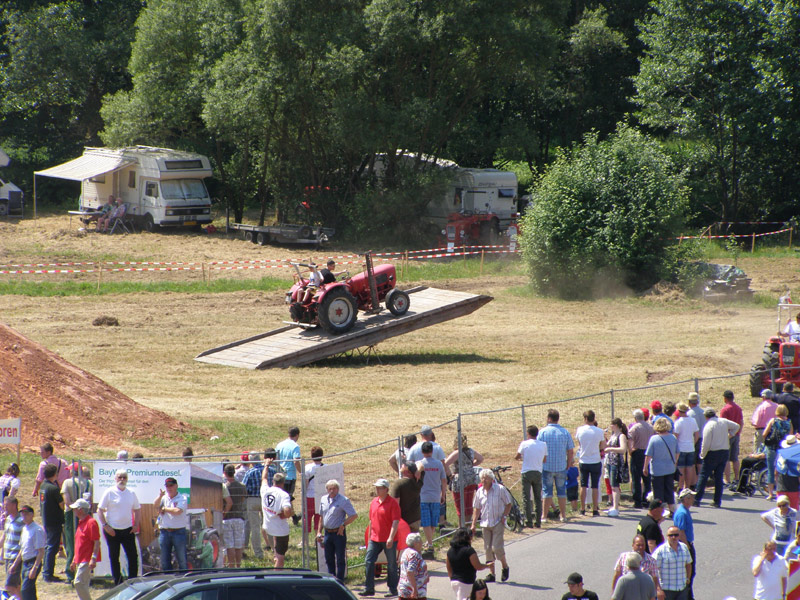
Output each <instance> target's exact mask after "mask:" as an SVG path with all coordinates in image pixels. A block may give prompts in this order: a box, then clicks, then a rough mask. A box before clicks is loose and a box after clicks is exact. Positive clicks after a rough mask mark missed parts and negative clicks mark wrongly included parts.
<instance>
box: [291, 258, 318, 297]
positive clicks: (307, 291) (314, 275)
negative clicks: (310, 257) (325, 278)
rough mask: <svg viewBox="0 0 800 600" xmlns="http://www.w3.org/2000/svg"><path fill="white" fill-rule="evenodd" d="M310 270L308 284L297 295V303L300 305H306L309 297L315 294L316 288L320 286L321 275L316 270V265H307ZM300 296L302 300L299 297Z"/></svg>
mask: <svg viewBox="0 0 800 600" xmlns="http://www.w3.org/2000/svg"><path fill="white" fill-rule="evenodd" d="M308 266H309V268H310V269H311V274H310V275H309V276H308V283H306V285H305V287H304V288H302V290H301V291H300V292H298V293H297V301H298V302H300V304H306V303H307V302H308V301H309V300H311V297H312V296H313V295H314V294H316V293H317V288H318V287H319V286H321V285H322V274H321V273H320V272H319V271H318V270H317V265H315V264H314V263H311V264H310V265H308ZM301 294H302V298H301V297H300V296H301Z"/></svg>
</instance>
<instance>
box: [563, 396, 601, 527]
mask: <svg viewBox="0 0 800 600" xmlns="http://www.w3.org/2000/svg"><path fill="white" fill-rule="evenodd" d="M594 423H595V415H594V411H593V410H587V411H585V412H584V413H583V425H581V426H580V427H578V430H577V431H576V432H575V439H577V440H578V445H579V446H578V469H579V470H580V473H581V514H582V515H585V514H586V489H587V488H588V487H590V486H591V488H592V515H593V516H595V517H599V516H600V480H601V479H602V478H603V459H602V458H601V456H600V453H601V452H602V451H603V450H605V447H606V436H605V433H604V432H603V430H602V429H600V428H599V427H597V426H596V425H595V424H594ZM571 466H572V465H567V468H569V467H571ZM590 480H591V481H590Z"/></svg>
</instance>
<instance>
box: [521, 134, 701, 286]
mask: <svg viewBox="0 0 800 600" xmlns="http://www.w3.org/2000/svg"><path fill="white" fill-rule="evenodd" d="M687 206H688V192H687V188H686V186H685V184H684V177H683V174H681V173H679V172H677V170H676V168H675V166H674V165H673V163H672V161H671V160H670V158H669V157H668V156H667V154H666V153H665V152H664V151H663V149H662V148H661V147H660V145H659V144H658V143H657V142H656V141H654V140H652V139H650V138H648V137H646V136H645V135H643V134H641V133H639V132H638V131H636V130H635V129H632V128H630V127H628V126H625V125H622V126H619V127H618V128H617V131H616V132H615V133H614V134H613V135H612V136H611V137H610V138H609V139H608V140H605V141H600V140H599V139H598V136H597V134H596V133H592V134H589V135H587V136H586V137H585V139H584V143H583V145H582V146H579V147H575V148H574V149H572V150H570V151H568V152H564V153H562V154H561V155H560V156H559V157H558V158H557V159H556V161H555V162H554V163H553V164H552V165H551V167H550V168H549V169H548V170H547V172H546V174H545V175H544V176H543V177H542V179H541V180H540V182H539V183H538V185H537V186H536V187H535V188H534V190H533V193H532V202H531V207H530V208H529V210H528V211H527V212H526V214H525V218H524V219H523V223H522V231H523V234H522V251H523V257H524V260H525V262H526V264H527V267H528V271H529V273H530V276H531V279H532V282H533V285H534V287H535V288H536V289H537V290H538V291H539V292H540V293H544V294H548V295H557V296H561V297H564V298H588V297H592V296H597V295H608V294H612V293H615V292H617V291H618V290H619V288H620V287H623V288H625V289H632V290H634V291H641V290H644V289H646V288H648V287H650V286H651V285H653V284H654V283H655V282H656V281H658V280H659V279H661V278H663V277H664V276H665V275H667V277H666V278H670V276H669V275H670V273H669V272H670V271H671V270H672V267H673V266H674V264H675V260H676V259H677V258H678V256H677V254H678V253H675V252H667V247H668V246H670V245H671V244H672V241H671V238H673V237H674V236H675V235H676V234H677V233H678V232H679V231H680V228H681V226H682V224H683V219H684V215H685V212H686V209H687Z"/></svg>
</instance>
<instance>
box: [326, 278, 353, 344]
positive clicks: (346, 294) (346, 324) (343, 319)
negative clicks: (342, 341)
mask: <svg viewBox="0 0 800 600" xmlns="http://www.w3.org/2000/svg"><path fill="white" fill-rule="evenodd" d="M357 318H358V304H357V303H356V299H355V298H354V297H353V295H352V294H351V293H350V291H349V290H348V289H347V288H346V287H344V286H340V287H336V288H333V289H332V290H331V291H329V292H327V293H326V294H325V296H324V297H323V298H322V302H320V304H319V308H318V309H317V319H318V320H319V324H320V326H321V327H322V328H323V329H324V330H325V331H327V332H329V333H346V332H348V331H350V330H351V329H352V328H353V325H355V324H356V319H357Z"/></svg>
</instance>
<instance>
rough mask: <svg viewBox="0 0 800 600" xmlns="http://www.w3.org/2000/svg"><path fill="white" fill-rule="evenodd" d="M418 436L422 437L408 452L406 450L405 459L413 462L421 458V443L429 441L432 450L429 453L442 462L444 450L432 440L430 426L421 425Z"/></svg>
mask: <svg viewBox="0 0 800 600" xmlns="http://www.w3.org/2000/svg"><path fill="white" fill-rule="evenodd" d="M419 436H420V437H421V438H422V439H421V440H420V441H418V442H417V443H416V444H414V445H413V446H411V448H410V449H409V450H408V452H406V460H410V461H411V462H415V463H418V462H419V461H421V460H422V458H423V455H422V444H424V443H425V442H430V443H431V444H432V445H433V452H432V453H431V456H433V458H435V459H436V460H440V461H442V462H443V463H444V461H445V459H446V458H447V456H446V455H445V453H444V450H442V447H441V446H440V445H439V444H438V443H437V442H435V441H434V439H433V438H434V435H433V429H432V428H431V426H430V425H423V426H422V430H421V431H420V432H419ZM417 476H418V477H419V476H421V473H418V474H417Z"/></svg>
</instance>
